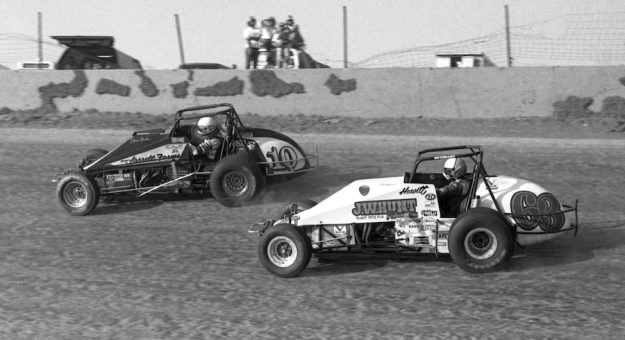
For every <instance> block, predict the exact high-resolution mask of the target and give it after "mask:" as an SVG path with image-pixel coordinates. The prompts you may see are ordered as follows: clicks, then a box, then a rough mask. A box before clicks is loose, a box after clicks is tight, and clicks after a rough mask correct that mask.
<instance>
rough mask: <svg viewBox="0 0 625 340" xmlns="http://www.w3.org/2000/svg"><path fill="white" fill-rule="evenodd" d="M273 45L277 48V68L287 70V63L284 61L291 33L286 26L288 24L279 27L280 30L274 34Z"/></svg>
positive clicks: (282, 23)
mask: <svg viewBox="0 0 625 340" xmlns="http://www.w3.org/2000/svg"><path fill="white" fill-rule="evenodd" d="M271 45H272V46H273V47H274V48H275V50H276V53H275V56H276V59H275V60H276V67H279V68H285V67H286V63H285V60H284V57H285V54H286V53H285V52H287V51H286V46H287V45H289V31H288V28H287V26H286V23H284V22H281V23H280V24H279V25H278V29H277V30H276V31H275V33H274V34H273V38H272V39H271Z"/></svg>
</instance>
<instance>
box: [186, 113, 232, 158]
mask: <svg viewBox="0 0 625 340" xmlns="http://www.w3.org/2000/svg"><path fill="white" fill-rule="evenodd" d="M225 130H226V129H225V127H224V128H223V129H222V127H220V126H219V124H218V123H217V121H216V120H215V118H213V117H202V118H200V120H198V122H197V133H198V135H199V137H200V139H203V140H202V141H201V142H199V143H198V145H197V147H196V149H195V150H194V151H193V154H194V155H206V156H207V157H208V158H209V159H215V156H216V155H217V152H218V151H219V150H221V145H222V144H223V140H224V137H225V135H226V132H225Z"/></svg>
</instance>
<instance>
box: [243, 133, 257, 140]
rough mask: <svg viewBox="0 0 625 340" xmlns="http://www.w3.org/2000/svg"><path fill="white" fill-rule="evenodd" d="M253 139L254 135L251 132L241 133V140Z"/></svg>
mask: <svg viewBox="0 0 625 340" xmlns="http://www.w3.org/2000/svg"><path fill="white" fill-rule="evenodd" d="M252 137H254V133H253V132H243V133H241V138H243V139H250V138H252Z"/></svg>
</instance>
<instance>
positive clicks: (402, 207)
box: [352, 198, 417, 216]
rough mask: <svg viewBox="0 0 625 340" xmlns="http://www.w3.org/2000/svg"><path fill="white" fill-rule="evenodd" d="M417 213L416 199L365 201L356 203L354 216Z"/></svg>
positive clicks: (353, 210)
mask: <svg viewBox="0 0 625 340" xmlns="http://www.w3.org/2000/svg"><path fill="white" fill-rule="evenodd" d="M416 212H417V200H416V199H414V198H411V199H404V200H384V201H364V202H355V203H354V209H352V214H353V215H354V216H365V215H382V214H387V215H398V214H406V213H408V214H409V213H416Z"/></svg>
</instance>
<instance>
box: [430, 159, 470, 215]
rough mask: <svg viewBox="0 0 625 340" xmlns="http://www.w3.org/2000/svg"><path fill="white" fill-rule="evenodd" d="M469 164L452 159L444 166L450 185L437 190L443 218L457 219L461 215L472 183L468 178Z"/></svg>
mask: <svg viewBox="0 0 625 340" xmlns="http://www.w3.org/2000/svg"><path fill="white" fill-rule="evenodd" d="M466 174H467V164H466V163H465V162H464V161H463V160H462V159H458V158H450V159H448V160H447V161H445V165H443V176H445V178H446V179H447V180H448V181H450V182H449V184H447V185H445V186H442V187H440V188H437V189H436V194H437V195H438V198H439V202H440V204H441V215H442V216H443V217H447V216H452V217H455V216H457V215H458V214H459V213H460V206H461V203H462V201H463V200H464V198H465V197H466V196H467V194H468V193H469V189H470V188H471V181H470V180H469V179H467V178H466Z"/></svg>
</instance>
